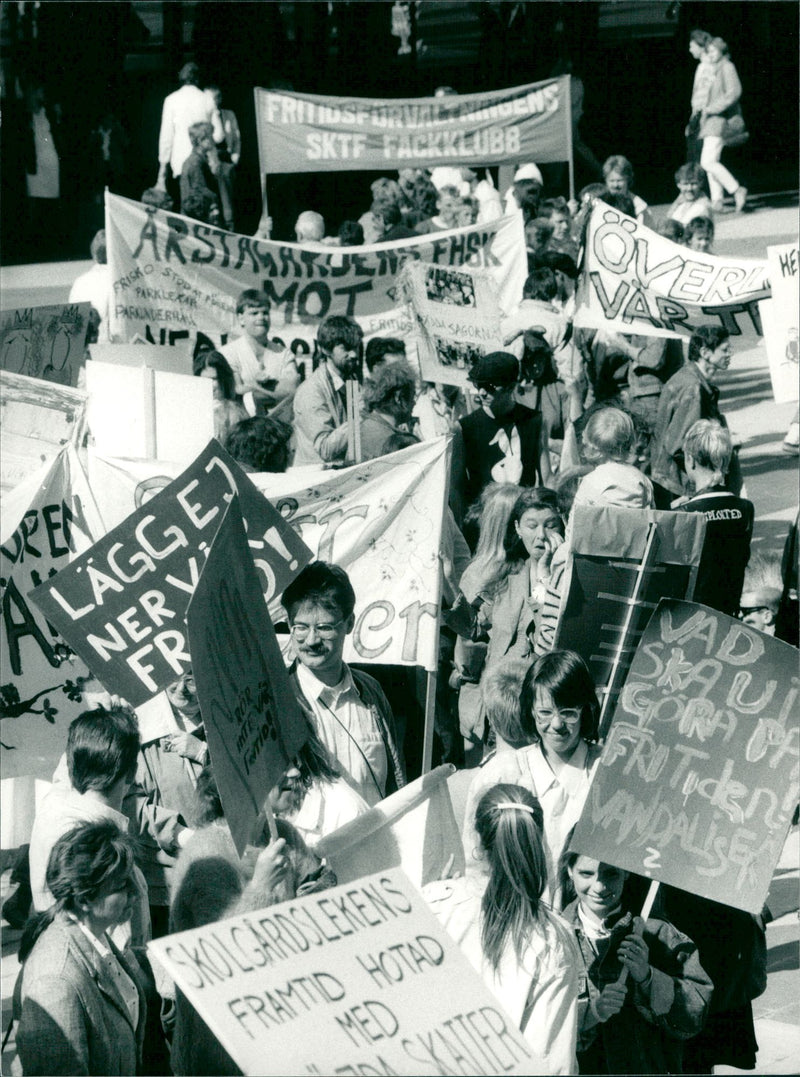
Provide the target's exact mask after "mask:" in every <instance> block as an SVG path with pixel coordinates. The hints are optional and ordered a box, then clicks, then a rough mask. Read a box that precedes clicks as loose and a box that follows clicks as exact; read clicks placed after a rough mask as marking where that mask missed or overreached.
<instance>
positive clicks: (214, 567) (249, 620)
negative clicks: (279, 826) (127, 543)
mask: <svg viewBox="0 0 800 1077" xmlns="http://www.w3.org/2000/svg"><path fill="white" fill-rule="evenodd" d="M186 627H187V629H188V632H189V651H190V652H191V655H192V668H193V671H194V677H195V683H196V685H197V697H198V699H199V700H200V710H201V713H202V715H203V722H204V724H205V730H206V738H207V741H208V748H209V752H210V754H211V762H212V765H213V767H214V777H215V778H216V781H217V788H218V789H219V794H220V798H221V800H222V807H223V810H224V812H225V818H226V819H227V821H228V825H229V826H230V828H231V836H232V837H233V840H234V843H235V845H236V848H237V850H238V852H239V855H240V856H241V855H242V853H243V852H244V849H245V846H246V845H247V844H248V842H250V841H252V840H253V837H254V829H255V824H256V821H257V819H258V818H259V815H260V813H261V811H262V808H263V806H264V801H265V799H266V796H267V793H268V792H269V791H270V789H271V788H272V787H273V785H275V784H276V783H277V782H278V781H280V779H281V777H282V775H283V774H284V772H285V771H286V769H287V768H288V766H289V761H290V760H291V759H294V757H295V756H296V755H297V752H298V751H299V750H300V748H302V746H303V744H304V743H305V742H306V740H307V739H308V727H307V724H306V721H305V719H304V718H303V716H302V714H301V713H300V707H299V705H298V703H297V699H296V697H295V695H294V693H293V692H292V690H291V688H290V686H289V677H288V674H287V672H286V666H285V665H284V663H283V658H282V657H281V652H280V649H279V647H278V643H277V640H276V639H275V630H274V628H273V627H272V622H271V621H270V619H269V615H268V614H267V607H266V604H265V603H264V600H263V599H262V597H261V589H260V585H259V580H258V577H257V575H256V570H255V566H254V565H253V559H252V557H251V556H250V554H249V549H248V545H247V536H246V534H245V530H244V524H243V522H242V514H241V512H240V510H239V500H238V498H236V497H234V498H233V500H232V501H231V503H230V504H229V505H228V508H227V509H226V511H225V517H224V519H223V521H222V523H221V524H220V526H219V530H218V531H217V534H216V536H215V538H214V541H213V542H212V544H211V550H210V552H209V555H208V558H207V559H206V563H205V565H204V566H203V571H202V573H201V574H200V579H199V581H198V583H197V587H196V588H195V591H194V594H193V595H192V597H191V600H190V602H189V608H188V610H187V611H186Z"/></svg>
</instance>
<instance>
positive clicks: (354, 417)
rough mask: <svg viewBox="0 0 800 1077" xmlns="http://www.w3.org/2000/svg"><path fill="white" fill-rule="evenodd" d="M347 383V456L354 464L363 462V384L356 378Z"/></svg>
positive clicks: (348, 380) (349, 379)
mask: <svg viewBox="0 0 800 1077" xmlns="http://www.w3.org/2000/svg"><path fill="white" fill-rule="evenodd" d="M344 384H345V393H346V397H347V456H348V459H349V460H350V462H351V463H352V464H360V463H361V421H360V420H361V386H360V385H359V384H358V382H357V381H356V379H355V378H348V379H347V381H346V382H345V383H344Z"/></svg>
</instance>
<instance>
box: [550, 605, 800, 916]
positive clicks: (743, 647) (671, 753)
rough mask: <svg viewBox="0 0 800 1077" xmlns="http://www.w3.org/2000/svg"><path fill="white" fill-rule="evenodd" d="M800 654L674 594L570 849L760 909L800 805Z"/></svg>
mask: <svg viewBox="0 0 800 1077" xmlns="http://www.w3.org/2000/svg"><path fill="white" fill-rule="evenodd" d="M799 695H800V690H799V689H798V678H797V650H796V649H795V648H793V647H790V646H789V645H788V644H787V643H782V642H780V641H779V640H776V639H774V638H773V637H771V636H767V635H764V634H763V633H761V632H758V631H756V630H755V629H752V628H749V627H748V626H747V625H744V624H742V623H741V622H740V621H736V620H734V619H733V618H732V617H726V616H725V615H724V614H722V613H717V611H716V610H711V609H708V608H707V607H706V606H700V605H697V604H696V603H692V602H681V601H676V600H674V599H664V600H663V601H662V602H661V603H659V606H658V608H657V610H656V611H655V613H654V614H653V617H652V619H651V620H650V623H649V624H648V626H647V628H646V630H645V632H644V634H643V636H642V638H641V640H640V641H639V646H638V648H637V650H636V654H635V656H634V659H633V664H632V665H631V668H630V671H629V673H628V678H627V681H626V683H625V687H624V689H623V692H622V695H621V697H620V700H619V703H618V705H617V709H616V712H615V714H614V720H613V722H612V724H611V732H610V734H609V737H608V740H607V741H606V745H605V748H604V750H603V755H602V757H601V759H600V765H599V768H598V771H597V774H596V775H595V779H594V782H593V783H592V788H591V790H590V793H589V799H588V800H587V802H586V807H585V808H584V812H583V815H582V817H581V820H580V822H579V823H578V826H577V829H576V831H575V835H574V837H573V839H572V843H571V848H573V849H577V850H578V851H580V852H585V853H586V854H587V855H588V856H592V857H593V858H595V859H598V860H605V861H607V862H608V863H611V864H616V865H617V866H618V867H621V868H625V869H626V870H628V871H633V872H637V873H638V874H639V875H647V876H649V877H650V878H652V879H654V880H658V881H660V882H664V883H668V884H669V885H670V886H677V887H679V888H681V889H683V890H688V891H690V892H691V893H694V894H699V895H700V896H702V897H707V898H710V899H711V900H713V901H719V902H722V903H723V904H724V905H732V906H734V908H737V909H743V910H745V911H746V912H751V913H758V912H760V911H761V907H762V905H763V903H764V901H765V900H766V897H767V891H768V889H769V884H770V881H771V879H772V873H773V871H774V869H775V866H776V864H777V862H778V858H779V856H780V854H781V850H782V848H783V843H784V841H785V838H786V833H787V831H788V828H789V825H790V822H791V817H792V812H793V811H794V808H795V805H796V803H797V779H798V756H800V745H799V744H798V738H800V728H799V724H800V710H798V706H797V700H798V696H799Z"/></svg>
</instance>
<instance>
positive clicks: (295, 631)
mask: <svg viewBox="0 0 800 1077" xmlns="http://www.w3.org/2000/svg"><path fill="white" fill-rule="evenodd" d="M343 624H344V621H336V622H335V624H332V625H304V624H300V623H298V622H297V621H295V623H294V624H293V625H291V626H290V628H289V631H290V632H291V633H292V635H293V636H294V638H295V639H298V640H303V639H306V637H307V636H308V634H309V632H311V631H314V632H316V633H317V635H318V636H319V638H320V639H333V637H334V636H335V635H336V633H337V632H338V631H339V629H340V628H341V627H342V625H343Z"/></svg>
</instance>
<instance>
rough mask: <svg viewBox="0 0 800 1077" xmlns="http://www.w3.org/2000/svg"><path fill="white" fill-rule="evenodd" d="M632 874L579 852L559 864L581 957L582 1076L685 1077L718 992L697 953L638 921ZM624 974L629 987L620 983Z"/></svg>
mask: <svg viewBox="0 0 800 1077" xmlns="http://www.w3.org/2000/svg"><path fill="white" fill-rule="evenodd" d="M627 878H628V873H627V872H626V871H623V870H622V869H621V868H616V867H613V866H612V865H611V864H604V863H601V862H599V861H597V860H593V859H592V858H591V857H588V856H584V855H582V854H580V853H577V852H572V851H570V852H567V853H566V854H565V855H564V856H563V857H562V860H561V880H562V888H563V890H564V891H565V892H566V893H568V894H571V895H572V897H573V900H572V901H571V902H570V904H569V905H568V906H567V908H566V909H565V910H564V917H565V919H566V920H567V921H568V922H569V923H570V924H571V925H572V928H573V930H574V932H575V935H576V938H577V941H578V946H579V948H580V952H581V962H580V966H579V970H580V973H581V993H580V995H579V996H578V1068H579V1072H580V1073H682V1072H683V1069H682V1064H681V1058H682V1055H683V1041H684V1040H687V1039H689V1038H690V1037H692V1036H694V1035H696V1034H697V1032H699V1031H700V1029H701V1028H702V1025H703V1021H704V1018H705V1015H706V1010H707V1008H708V1004H709V1000H710V998H711V994H712V992H713V990H714V987H713V984H712V982H711V980H710V978H709V977H708V975H707V974H706V972H705V971H704V969H703V967H702V965H701V964H700V960H699V957H698V953H697V947H696V946H695V944H694V943H693V942H692V940H691V939H690V938H687V936H686V935H684V934H682V932H680V931H678V930H677V928H675V927H673V926H672V924H670V923H668V922H667V921H666V920H659V919H655V918H652V917H648V919H647V920H642V918H641V917H640V916H635V915H633V911H632V909H630V908H629V907H628V905H629V901H628V900H626V897H627V895H626V894H625V882H626V880H627ZM623 970H625V971H626V972H627V979H626V982H625V983H619V982H618V981H619V978H620V973H621V972H622V971H623Z"/></svg>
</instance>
